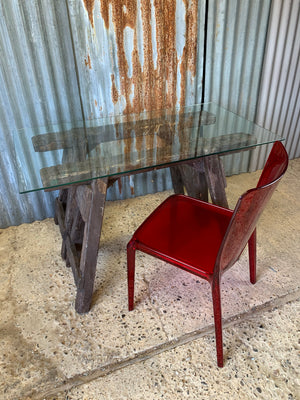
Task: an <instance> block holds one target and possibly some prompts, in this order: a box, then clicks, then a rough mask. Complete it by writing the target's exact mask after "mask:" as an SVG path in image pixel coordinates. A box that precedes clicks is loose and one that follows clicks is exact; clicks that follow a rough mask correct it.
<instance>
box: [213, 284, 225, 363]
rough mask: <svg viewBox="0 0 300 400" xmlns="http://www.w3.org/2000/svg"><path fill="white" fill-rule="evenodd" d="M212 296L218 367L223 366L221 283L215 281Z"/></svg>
mask: <svg viewBox="0 0 300 400" xmlns="http://www.w3.org/2000/svg"><path fill="white" fill-rule="evenodd" d="M212 298H213V308H214V321H215V335H216V348H217V363H218V367H223V335H222V308H221V292H220V283H219V281H218V282H215V281H213V283H212Z"/></svg>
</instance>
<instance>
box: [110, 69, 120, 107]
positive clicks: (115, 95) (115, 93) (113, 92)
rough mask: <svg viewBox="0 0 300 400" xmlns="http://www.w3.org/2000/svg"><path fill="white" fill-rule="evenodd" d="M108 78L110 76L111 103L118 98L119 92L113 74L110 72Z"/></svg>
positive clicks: (115, 101)
mask: <svg viewBox="0 0 300 400" xmlns="http://www.w3.org/2000/svg"><path fill="white" fill-rule="evenodd" d="M110 78H111V98H112V101H113V103H114V104H116V103H117V102H118V100H119V93H118V89H117V87H116V82H115V76H114V75H113V74H111V75H110Z"/></svg>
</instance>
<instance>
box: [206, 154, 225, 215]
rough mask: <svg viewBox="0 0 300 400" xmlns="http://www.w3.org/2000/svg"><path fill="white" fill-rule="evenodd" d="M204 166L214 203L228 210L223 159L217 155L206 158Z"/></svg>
mask: <svg viewBox="0 0 300 400" xmlns="http://www.w3.org/2000/svg"><path fill="white" fill-rule="evenodd" d="M204 165H205V174H206V177H207V183H208V189H209V193H210V197H211V200H212V203H213V204H216V205H217V206H221V207H225V208H228V202H227V197H226V192H225V188H226V178H225V173H224V168H223V165H222V161H221V159H220V158H219V156H217V155H214V156H208V157H205V158H204Z"/></svg>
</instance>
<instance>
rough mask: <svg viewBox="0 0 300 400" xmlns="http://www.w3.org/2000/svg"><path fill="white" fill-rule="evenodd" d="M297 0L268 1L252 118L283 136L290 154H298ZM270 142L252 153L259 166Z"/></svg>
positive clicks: (299, 13) (254, 165)
mask: <svg viewBox="0 0 300 400" xmlns="http://www.w3.org/2000/svg"><path fill="white" fill-rule="evenodd" d="M299 37H300V1H299V0H296V1H286V2H282V1H278V0H273V1H272V7H271V14H270V23H269V30H268V37H267V43H266V49H265V58H264V66H263V71H262V79H261V87H260V93H259V99H258V107H257V115H256V121H257V123H258V124H259V125H262V126H263V127H265V128H266V129H270V130H272V131H274V132H276V133H277V134H278V135H280V136H283V137H284V138H285V139H286V140H285V147H286V149H287V151H288V153H289V156H290V158H295V157H299V156H300V145H299V135H300V126H299V114H300V61H299V57H300V55H299V54H300V46H299ZM269 150H270V146H268V147H267V148H266V147H264V148H261V149H259V151H255V152H254V153H253V157H252V160H251V170H255V169H257V168H262V167H263V165H264V163H265V160H266V157H267V154H268V152H269Z"/></svg>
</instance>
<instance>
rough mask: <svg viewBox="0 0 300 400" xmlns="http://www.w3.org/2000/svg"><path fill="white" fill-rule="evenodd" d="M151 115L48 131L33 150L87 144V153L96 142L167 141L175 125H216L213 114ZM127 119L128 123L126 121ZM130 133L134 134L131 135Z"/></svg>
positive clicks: (34, 137) (37, 139) (65, 147)
mask: <svg viewBox="0 0 300 400" xmlns="http://www.w3.org/2000/svg"><path fill="white" fill-rule="evenodd" d="M158 114H159V113H158V112H152V113H151V114H150V117H151V118H150V119H144V120H143V119H142V120H136V121H135V120H134V118H137V117H136V116H134V115H133V116H130V115H129V116H127V119H129V120H128V121H125V122H121V119H120V122H119V123H118V122H114V123H113V124H107V125H103V126H97V127H88V128H73V129H70V130H67V131H59V132H51V133H46V134H42V135H36V136H33V137H32V143H33V147H34V150H35V151H37V152H44V151H52V150H59V149H69V148H73V147H75V146H83V147H84V146H85V145H88V148H89V150H91V149H92V148H94V147H95V146H96V145H98V144H100V143H106V142H111V141H115V140H119V139H120V138H122V139H127V138H131V137H132V136H134V137H135V138H137V137H141V136H142V137H143V136H148V135H154V134H155V133H157V135H158V136H161V137H162V138H167V137H168V136H169V134H174V129H175V126H178V124H179V125H180V126H184V127H185V128H191V127H193V126H198V125H210V124H214V123H215V122H216V117H215V115H213V114H211V113H209V112H207V111H198V112H196V113H192V112H189V113H183V114H179V116H178V114H173V115H168V114H165V115H158ZM130 117H131V118H132V121H130ZM132 132H134V134H133V135H132Z"/></svg>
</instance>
